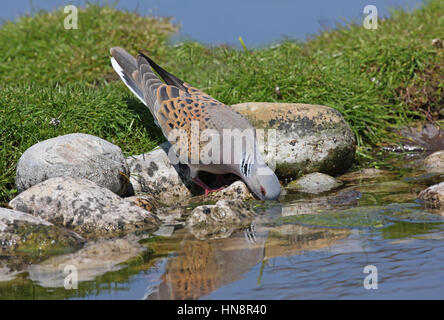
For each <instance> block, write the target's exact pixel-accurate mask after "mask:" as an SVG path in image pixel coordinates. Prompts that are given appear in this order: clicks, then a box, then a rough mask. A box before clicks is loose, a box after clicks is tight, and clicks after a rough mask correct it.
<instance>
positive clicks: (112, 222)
mask: <svg viewBox="0 0 444 320" xmlns="http://www.w3.org/2000/svg"><path fill="white" fill-rule="evenodd" d="M9 205H10V206H11V207H12V208H14V209H15V210H20V211H23V212H27V213H30V214H32V215H34V216H39V217H40V218H43V219H44V220H47V221H49V222H52V223H54V224H55V225H58V226H62V227H66V228H70V229H73V230H74V231H76V232H78V233H79V234H81V235H82V236H84V237H86V238H97V237H99V236H103V237H106V236H108V237H109V236H115V235H120V234H121V233H126V232H132V231H137V230H150V229H155V228H157V226H158V224H159V220H158V218H157V217H155V216H154V215H153V214H152V213H150V212H148V211H146V210H144V209H142V208H139V207H138V206H137V205H136V204H134V203H132V202H131V201H127V200H125V199H122V198H121V197H119V196H118V195H116V194H114V193H113V192H111V191H110V190H108V189H106V188H103V187H100V186H98V185H96V184H95V183H94V182H92V181H89V180H86V179H76V178H71V177H58V178H51V179H49V180H46V181H43V182H41V183H39V184H37V185H35V186H33V187H31V188H29V189H27V190H26V191H24V192H22V193H21V194H19V195H18V196H17V197H15V198H14V199H12V200H11V201H10V203H9Z"/></svg>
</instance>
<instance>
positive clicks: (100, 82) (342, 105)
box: [0, 0, 444, 202]
mask: <svg viewBox="0 0 444 320" xmlns="http://www.w3.org/2000/svg"><path fill="white" fill-rule="evenodd" d="M443 13H444V3H443V2H442V1H439V0H433V1H429V2H427V4H426V5H424V7H423V8H421V9H419V10H416V11H413V12H412V13H406V12H403V11H399V10H398V11H393V12H392V17H391V18H390V19H384V20H383V21H379V25H378V30H366V29H364V28H363V27H362V26H358V25H354V24H350V25H348V26H345V27H338V28H337V29H335V30H330V31H325V32H323V33H321V34H320V35H318V36H317V37H315V38H313V39H311V40H309V41H307V42H304V43H298V42H293V41H282V42H281V43H280V44H279V45H276V46H273V47H264V48H257V49H252V48H246V47H245V48H244V49H243V50H236V49H233V48H229V47H224V46H221V47H207V46H204V45H201V44H199V43H197V42H186V43H183V44H181V45H177V46H170V45H168V39H169V37H170V35H171V34H172V33H174V32H175V31H177V30H178V27H177V26H175V25H173V24H172V23H171V22H170V20H169V19H167V18H153V17H142V16H139V15H137V14H135V13H131V12H124V11H118V10H115V9H114V8H113V7H111V6H109V5H104V6H101V5H91V4H90V5H88V6H87V7H86V8H84V9H81V10H79V22H78V24H79V29H78V30H65V29H64V28H63V21H64V18H65V16H66V14H64V13H63V10H62V9H60V10H57V11H54V12H51V13H48V12H38V13H36V14H34V15H32V16H24V17H22V18H20V19H19V20H18V21H15V22H7V23H5V24H3V25H2V26H1V27H0V48H1V49H0V50H1V55H0V83H1V84H2V85H1V87H0V146H1V149H0V202H2V201H8V200H9V199H10V198H12V197H13V196H14V195H15V194H16V190H15V189H14V178H15V168H16V164H17V162H18V159H19V158H20V156H21V154H22V153H23V152H24V151H25V150H26V149H27V148H28V147H30V146H31V145H33V144H34V143H36V142H38V141H41V140H44V139H48V138H51V137H54V136H58V135H63V134H67V133H72V132H84V133H90V134H93V135H97V136H99V137H101V138H104V139H106V140H109V141H111V142H113V143H115V144H117V145H119V146H120V147H121V148H122V149H123V151H124V152H125V154H127V155H130V154H138V153H141V152H147V151H149V150H151V149H152V148H153V147H154V146H156V145H157V144H158V143H159V142H161V141H162V140H163V137H162V135H161V133H160V131H159V130H158V129H157V128H155V127H154V125H153V122H152V117H151V115H150V114H149V113H148V112H147V110H146V109H145V108H144V107H143V105H142V104H141V103H140V102H138V101H137V100H136V98H134V97H133V96H132V95H131V93H130V92H129V90H127V89H126V88H125V87H124V85H123V84H122V83H121V82H120V80H119V79H118V77H117V76H116V75H115V74H114V72H113V70H112V68H111V66H110V63H109V48H110V47H113V46H121V47H124V48H127V49H128V50H129V51H130V53H133V54H135V53H136V52H137V51H138V50H139V49H146V50H148V51H149V53H150V54H151V55H152V56H153V58H154V59H155V60H156V61H158V62H159V64H161V65H163V66H164V67H165V68H166V69H167V70H169V71H171V72H172V73H174V74H176V75H177V76H178V77H179V78H182V79H184V80H186V81H187V82H189V83H191V84H193V85H195V86H197V87H199V88H201V89H203V90H205V91H207V92H208V93H209V94H211V95H212V96H214V97H215V98H216V99H218V100H220V101H223V102H225V103H226V104H234V103H240V102H246V101H276V102H301V103H313V104H324V105H328V106H331V107H333V108H335V109H337V110H339V111H340V112H341V113H342V114H343V115H344V117H345V119H346V120H347V121H348V122H349V123H350V125H351V127H352V129H353V131H354V133H355V134H356V137H357V140H358V144H359V149H358V152H359V154H362V155H367V154H368V152H369V150H371V149H372V148H374V147H375V146H378V145H379V144H380V143H383V142H387V141H390V140H392V139H394V138H396V137H395V136H394V135H393V134H392V133H391V132H392V129H393V128H396V127H399V126H402V125H408V124H409V123H410V122H411V121H414V120H417V119H424V118H429V119H433V120H436V121H438V122H439V121H442V120H441V119H442V117H443V115H442V114H440V109H441V106H442V94H443V90H442V80H441V79H442V78H441V79H440V78H439V77H440V74H441V75H442V70H443V61H444V59H443V55H444V53H443V49H440V48H436V47H434V46H432V44H431V42H432V39H435V38H440V37H441V38H442V36H443V34H442V30H444V15H443ZM435 70H438V71H439V70H441V71H439V72H435ZM425 75H427V76H425ZM275 86H279V87H280V91H281V93H282V96H277V95H276V93H275ZM421 88H427V95H424V94H423V90H421ZM406 92H409V94H408V95H406ZM424 97H425V98H424ZM424 99H425V100H424ZM418 101H419V102H418ZM430 106H431V108H430ZM427 107H429V108H428V109H427ZM52 118H59V119H60V124H59V125H58V126H53V125H51V123H50V122H51V119H52Z"/></svg>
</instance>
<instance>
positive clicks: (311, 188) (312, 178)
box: [287, 172, 342, 194]
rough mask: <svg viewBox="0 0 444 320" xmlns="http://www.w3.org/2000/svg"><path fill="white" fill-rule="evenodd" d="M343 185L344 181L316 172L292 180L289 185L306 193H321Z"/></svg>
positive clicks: (289, 187)
mask: <svg viewBox="0 0 444 320" xmlns="http://www.w3.org/2000/svg"><path fill="white" fill-rule="evenodd" d="M341 185H342V182H341V181H339V180H336V179H335V178H333V177H330V176H329V175H326V174H323V173H319V172H315V173H309V174H307V175H305V176H303V177H302V178H299V179H297V180H294V181H292V182H290V183H289V184H288V186H287V188H288V189H294V190H297V191H299V192H305V193H315V194H317V193H321V192H325V191H329V190H332V189H334V188H337V187H339V186H341Z"/></svg>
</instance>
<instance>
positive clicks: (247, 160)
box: [240, 153, 253, 177]
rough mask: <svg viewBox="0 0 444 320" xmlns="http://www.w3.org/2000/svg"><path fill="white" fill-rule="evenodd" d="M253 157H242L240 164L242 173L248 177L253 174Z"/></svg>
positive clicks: (246, 154)
mask: <svg viewBox="0 0 444 320" xmlns="http://www.w3.org/2000/svg"><path fill="white" fill-rule="evenodd" d="M252 159H253V157H252V156H251V155H250V154H249V153H245V154H244V155H243V157H242V161H241V163H240V172H241V173H242V174H243V175H244V176H245V177H248V176H250V174H251V166H252V164H253V163H252Z"/></svg>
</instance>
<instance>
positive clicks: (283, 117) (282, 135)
mask: <svg viewBox="0 0 444 320" xmlns="http://www.w3.org/2000/svg"><path fill="white" fill-rule="evenodd" d="M232 107H233V108H234V109H235V110H236V111H238V112H239V113H241V114H242V115H244V116H245V117H246V118H248V119H249V120H250V122H251V123H252V124H253V126H254V127H255V128H256V129H276V147H277V148H276V174H277V175H278V177H280V178H291V177H297V176H300V175H301V174H306V173H310V172H316V171H318V172H325V173H330V174H333V173H337V172H340V171H342V170H344V169H347V168H348V167H349V166H350V165H351V163H352V161H353V159H354V155H355V148H356V139H355V137H354V135H353V132H352V131H351V129H350V127H349V125H348V124H347V123H346V122H345V120H344V118H343V117H342V115H341V114H340V113H339V112H338V111H336V110H335V109H332V108H329V107H326V106H320V105H308V104H292V103H267V102H248V103H241V104H236V105H233V106H232ZM265 136H266V134H265ZM268 163H269V164H270V161H268Z"/></svg>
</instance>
